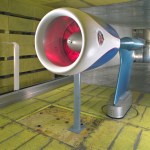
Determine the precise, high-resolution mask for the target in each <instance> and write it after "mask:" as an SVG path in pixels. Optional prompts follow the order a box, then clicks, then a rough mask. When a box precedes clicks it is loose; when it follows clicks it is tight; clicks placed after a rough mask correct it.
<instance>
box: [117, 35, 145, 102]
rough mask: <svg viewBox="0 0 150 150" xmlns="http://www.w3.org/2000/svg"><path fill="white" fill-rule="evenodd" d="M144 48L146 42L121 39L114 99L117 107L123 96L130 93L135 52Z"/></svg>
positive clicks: (126, 38)
mask: <svg viewBox="0 0 150 150" xmlns="http://www.w3.org/2000/svg"><path fill="white" fill-rule="evenodd" d="M142 46H144V41H143V40H141V39H140V40H139V39H133V38H129V37H124V38H122V39H121V45H120V51H119V53H120V69H119V75H118V81H117V86H116V93H115V97H114V105H116V104H117V103H118V101H119V98H120V97H121V96H124V95H125V94H126V92H127V91H128V87H129V81H130V78H131V71H132V64H133V60H134V58H133V50H136V49H139V48H141V47H142Z"/></svg>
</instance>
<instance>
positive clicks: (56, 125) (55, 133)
mask: <svg viewBox="0 0 150 150" xmlns="http://www.w3.org/2000/svg"><path fill="white" fill-rule="evenodd" d="M37 118H38V119H37ZM81 118H82V122H83V123H84V125H85V126H86V128H85V129H84V130H83V131H82V132H81V133H80V134H75V133H72V132H70V131H69V130H68V129H69V128H70V127H71V126H72V125H73V112H72V111H68V110H65V109H60V108H56V107H51V108H47V109H45V110H42V111H41V112H38V113H36V114H33V115H32V116H29V117H28V118H25V119H23V120H20V121H19V122H20V123H22V124H24V125H25V126H29V127H30V128H33V129H34V130H37V131H38V132H40V133H44V134H46V135H48V136H50V137H52V138H55V139H58V140H60V141H62V142H64V143H67V144H68V145H70V146H73V147H78V146H79V145H80V143H81V142H82V141H83V139H84V138H85V137H87V136H88V135H89V134H90V133H91V132H92V130H94V127H97V126H98V125H99V123H100V121H101V120H100V119H97V118H95V117H91V116H87V115H86V116H85V115H82V114H81ZM87 129H88V130H87Z"/></svg>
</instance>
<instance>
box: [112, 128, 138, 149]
mask: <svg viewBox="0 0 150 150" xmlns="http://www.w3.org/2000/svg"><path fill="white" fill-rule="evenodd" d="M140 130H141V129H140V128H136V127H133V126H129V125H127V126H125V127H124V129H123V130H122V132H121V133H120V135H119V136H118V138H117V139H116V140H115V143H114V145H113V147H112V150H117V149H118V150H119V149H120V150H130V149H134V144H135V141H136V139H137V136H138V134H139V132H140Z"/></svg>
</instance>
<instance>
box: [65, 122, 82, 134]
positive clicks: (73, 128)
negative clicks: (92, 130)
mask: <svg viewBox="0 0 150 150" xmlns="http://www.w3.org/2000/svg"><path fill="white" fill-rule="evenodd" d="M84 128H85V127H84V125H82V124H81V125H80V127H79V128H77V127H74V126H72V127H71V128H69V129H68V130H69V131H71V132H74V133H77V134H79V133H80V132H81V131H82V130H83V129H84Z"/></svg>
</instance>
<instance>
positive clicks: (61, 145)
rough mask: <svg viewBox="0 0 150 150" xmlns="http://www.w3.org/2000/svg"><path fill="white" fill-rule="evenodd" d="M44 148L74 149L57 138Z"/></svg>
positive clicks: (47, 149) (49, 149)
mask: <svg viewBox="0 0 150 150" xmlns="http://www.w3.org/2000/svg"><path fill="white" fill-rule="evenodd" d="M43 150H72V148H71V147H70V146H68V145H66V144H64V143H61V142H59V141H57V140H53V141H52V142H51V143H50V144H49V145H48V146H47V147H46V148H44V149H43Z"/></svg>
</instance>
